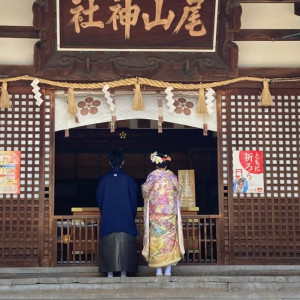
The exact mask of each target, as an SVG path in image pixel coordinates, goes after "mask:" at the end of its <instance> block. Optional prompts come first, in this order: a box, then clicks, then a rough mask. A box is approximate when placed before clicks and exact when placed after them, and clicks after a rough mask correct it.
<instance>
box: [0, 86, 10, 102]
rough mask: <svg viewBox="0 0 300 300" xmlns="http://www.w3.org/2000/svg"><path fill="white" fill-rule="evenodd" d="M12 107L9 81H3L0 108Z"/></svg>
mask: <svg viewBox="0 0 300 300" xmlns="http://www.w3.org/2000/svg"><path fill="white" fill-rule="evenodd" d="M10 107H11V101H10V99H9V96H8V91H7V82H5V81H4V82H3V83H2V88H1V97H0V108H10Z"/></svg>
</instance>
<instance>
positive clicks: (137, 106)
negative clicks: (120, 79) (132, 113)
mask: <svg viewBox="0 0 300 300" xmlns="http://www.w3.org/2000/svg"><path fill="white" fill-rule="evenodd" d="M132 108H133V109H134V110H142V109H144V100H143V96H142V93H141V85H140V84H139V83H138V82H136V84H135V89H134V97H133V104H132Z"/></svg>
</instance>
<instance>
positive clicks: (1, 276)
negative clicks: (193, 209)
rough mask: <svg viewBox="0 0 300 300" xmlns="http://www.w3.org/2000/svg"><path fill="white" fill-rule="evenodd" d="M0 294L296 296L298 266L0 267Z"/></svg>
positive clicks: (299, 275)
mask: <svg viewBox="0 0 300 300" xmlns="http://www.w3.org/2000/svg"><path fill="white" fill-rule="evenodd" d="M175 273H177V274H175ZM141 274H143V276H141ZM145 274H146V275H145ZM0 299H15V300H18V299H32V300H35V299H45V300H46V299H72V300H76V299H300V266H184V267H183V266H176V267H174V268H173V274H172V276H171V277H156V276H154V274H153V269H149V268H148V267H146V266H143V267H141V268H140V270H139V273H138V274H135V276H129V277H126V278H120V277H114V278H107V277H104V276H103V275H102V274H99V273H98V268H97V267H93V266H92V267H57V268H0Z"/></svg>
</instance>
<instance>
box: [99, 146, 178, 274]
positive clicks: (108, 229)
mask: <svg viewBox="0 0 300 300" xmlns="http://www.w3.org/2000/svg"><path fill="white" fill-rule="evenodd" d="M150 158H151V161H152V162H154V163H155V165H156V170H154V171H153V172H151V173H150V174H149V175H148V177H147V180H146V182H145V183H144V184H143V185H142V193H143V197H144V224H145V225H144V240H143V242H144V247H143V251H142V254H143V256H144V257H145V259H146V261H147V262H148V265H149V267H153V268H156V275H157V276H162V275H163V270H162V268H163V267H165V272H164V275H165V276H170V275H171V267H172V265H175V264H176V263H177V262H179V261H180V260H181V257H182V256H183V255H184V246H183V235H182V226H181V214H180V192H181V190H180V185H179V183H178V180H177V176H176V175H175V174H174V173H173V172H172V171H170V170H169V163H170V161H171V158H170V157H169V156H168V155H167V154H162V153H157V152H154V153H152V154H151V157H150ZM109 163H110V164H111V166H112V170H111V171H110V172H108V173H107V174H105V175H104V176H103V177H102V178H101V179H100V181H99V184H98V188H97V202H98V206H99V209H100V213H101V224H100V259H99V271H100V272H107V274H108V277H113V272H121V277H123V276H126V275H127V272H137V270H138V256H137V242H136V236H137V234H138V233H137V228H136V225H135V217H136V211H137V185H136V183H135V181H134V179H133V178H132V177H131V176H130V175H129V174H127V173H125V172H123V171H122V170H121V167H122V165H123V163H124V160H123V155H122V153H121V152H119V151H114V152H112V153H111V154H110V157H109Z"/></svg>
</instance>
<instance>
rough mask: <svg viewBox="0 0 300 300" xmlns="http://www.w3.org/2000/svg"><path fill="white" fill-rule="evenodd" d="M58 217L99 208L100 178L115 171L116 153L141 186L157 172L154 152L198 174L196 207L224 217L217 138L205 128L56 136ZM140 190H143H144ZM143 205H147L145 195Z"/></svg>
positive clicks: (99, 131)
mask: <svg viewBox="0 0 300 300" xmlns="http://www.w3.org/2000/svg"><path fill="white" fill-rule="evenodd" d="M55 144H56V159H55V214H56V215H65V214H67V215H68V214H71V208H72V207H96V206H97V203H96V197H95V191H96V187H97V183H98V180H99V177H100V176H101V175H103V174H104V173H106V172H107V171H109V170H110V167H109V164H108V161H107V155H108V153H109V152H110V151H111V150H115V149H122V150H123V151H124V153H125V164H124V166H123V169H124V171H126V172H128V173H129V174H131V175H132V176H133V178H134V179H135V180H136V182H137V184H138V185H139V186H140V185H141V184H142V183H143V182H144V181H145V180H146V177H147V175H148V174H149V173H150V172H151V171H153V170H154V165H153V164H152V163H151V161H150V153H152V152H154V151H155V150H158V151H165V152H166V153H168V154H169V155H170V156H171V158H172V162H171V170H172V171H173V172H174V173H175V174H177V172H178V170H186V169H194V170H195V190H196V206H198V207H199V214H217V213H218V176H217V138H216V136H215V135H213V134H212V133H211V132H209V135H208V136H203V131H202V129H164V131H163V133H158V132H157V130H154V129H128V128H125V129H122V128H119V129H117V130H116V132H114V133H110V132H109V131H108V130H107V129H86V128H84V129H71V130H70V136H69V137H65V136H64V132H63V131H59V132H57V133H56V137H55ZM139 190H140V189H139ZM139 206H143V199H142V195H141V192H140V195H139Z"/></svg>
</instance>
